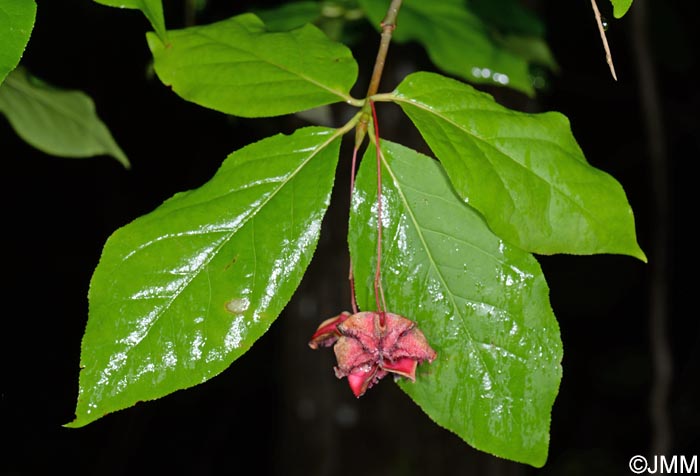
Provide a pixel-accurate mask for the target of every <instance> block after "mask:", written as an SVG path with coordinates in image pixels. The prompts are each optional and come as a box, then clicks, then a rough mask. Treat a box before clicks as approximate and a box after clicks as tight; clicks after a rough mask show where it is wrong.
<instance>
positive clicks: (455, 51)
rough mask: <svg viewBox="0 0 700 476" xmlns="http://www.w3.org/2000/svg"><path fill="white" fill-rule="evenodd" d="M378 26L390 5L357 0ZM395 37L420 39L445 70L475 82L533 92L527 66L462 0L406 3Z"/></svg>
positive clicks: (373, 0) (431, 56) (523, 59)
mask: <svg viewBox="0 0 700 476" xmlns="http://www.w3.org/2000/svg"><path fill="white" fill-rule="evenodd" d="M359 3H360V4H361V5H362V6H363V8H364V9H365V10H366V12H367V15H368V16H369V18H370V20H371V21H372V23H373V24H374V25H376V26H377V27H379V25H380V22H381V20H382V19H383V18H384V15H385V14H386V9H387V6H388V4H389V2H388V1H384V2H379V1H376V0H360V2H359ZM393 39H394V40H395V41H397V42H408V41H418V42H419V43H420V44H422V45H423V46H424V47H425V49H426V51H427V53H428V56H429V57H430V59H431V61H433V63H435V65H436V66H437V67H438V68H440V69H442V70H443V71H445V72H447V73H449V74H452V75H456V76H459V77H460V78H463V79H466V80H467V81H470V82H473V83H479V84H490V85H496V86H508V87H510V88H513V89H516V90H519V91H522V92H524V93H526V94H529V95H532V94H534V89H533V87H532V81H531V79H530V76H529V73H528V62H527V60H526V59H525V58H523V57H520V56H517V55H516V54H515V53H513V52H511V51H510V50H508V49H507V48H504V47H503V46H502V45H500V44H499V42H498V41H497V39H496V38H495V37H494V36H492V34H491V32H490V30H489V28H488V26H487V25H486V24H485V23H484V22H483V21H482V20H481V19H480V18H479V17H478V16H476V15H475V14H474V13H472V12H470V11H469V10H468V9H467V8H466V7H465V5H464V2H463V1H462V0H441V1H439V2H426V1H424V0H405V1H404V2H403V4H402V6H401V10H400V12H399V17H398V20H397V27H396V30H395V31H394V35H393Z"/></svg>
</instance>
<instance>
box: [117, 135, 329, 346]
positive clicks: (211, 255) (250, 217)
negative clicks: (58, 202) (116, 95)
mask: <svg viewBox="0 0 700 476" xmlns="http://www.w3.org/2000/svg"><path fill="white" fill-rule="evenodd" d="M341 134H342V132H339V130H336V131H335V132H334V133H333V134H332V135H331V137H330V138H328V140H326V141H325V142H324V143H322V144H320V145H319V146H318V147H317V148H315V149H314V151H313V153H312V154H309V157H308V158H306V159H305V160H304V161H303V162H302V163H301V164H299V166H298V167H297V168H296V169H294V171H292V173H291V174H289V176H288V177H287V178H286V179H285V180H283V181H280V182H279V186H278V187H277V188H276V189H274V190H273V191H272V192H271V193H270V194H269V195H268V197H267V198H266V199H265V200H264V201H263V202H261V203H260V204H259V205H258V207H256V208H255V209H254V211H253V212H251V213H249V214H248V216H247V217H246V218H245V219H244V220H243V221H241V223H239V225H238V227H237V228H235V229H234V230H229V231H228V232H222V233H224V237H223V238H222V239H221V244H219V245H218V246H217V247H216V248H214V249H212V250H211V252H210V253H209V254H208V256H207V259H206V260H204V261H202V264H201V266H200V267H199V268H198V269H197V270H196V271H194V272H192V273H190V276H189V277H188V279H185V280H183V283H182V285H181V286H179V287H178V288H177V289H176V290H175V291H174V292H173V294H172V296H171V297H170V299H169V300H168V301H166V303H164V305H163V306H162V307H161V309H159V311H158V312H157V313H156V314H155V317H154V318H153V319H152V320H151V323H150V325H149V326H148V330H147V331H146V332H145V333H144V337H143V338H142V339H141V340H140V341H139V342H137V343H136V344H134V345H133V346H131V347H130V348H128V349H126V352H127V354H128V353H129V352H131V351H132V350H133V349H135V348H136V347H138V346H139V345H140V343H141V342H142V341H143V340H144V339H145V338H146V337H147V336H148V335H149V334H150V331H151V328H152V327H153V326H154V325H155V323H156V322H158V321H159V320H160V318H161V317H162V316H163V314H164V313H165V312H166V311H167V310H168V309H169V308H170V306H171V305H172V304H173V303H174V302H175V300H176V299H177V298H178V297H179V296H180V295H181V294H182V292H184V290H185V289H186V288H187V287H188V286H189V285H190V283H191V282H192V281H194V279H196V278H197V277H198V276H199V274H200V273H201V272H202V270H204V269H206V268H207V266H208V265H209V263H210V262H211V260H213V259H214V257H215V256H216V255H218V253H219V251H220V250H221V248H223V247H224V246H225V245H226V244H227V243H228V242H229V240H230V239H231V238H232V237H233V235H234V234H236V233H237V232H238V231H239V230H241V229H242V228H243V227H244V226H245V225H246V224H247V223H248V222H249V221H251V220H253V218H254V217H255V216H256V215H257V214H258V212H259V211H260V210H262V209H263V208H264V207H265V206H266V205H267V204H268V203H269V202H270V200H272V198H273V197H274V196H276V195H277V194H278V193H279V192H280V191H281V190H282V189H283V188H284V187H285V186H286V185H287V184H288V183H289V182H290V180H292V179H293V178H294V177H296V176H297V174H298V173H299V172H300V171H301V170H302V169H303V168H304V167H306V165H307V164H308V163H309V162H310V161H311V160H312V159H313V158H314V157H316V155H318V154H319V153H320V152H321V151H322V150H324V149H325V148H326V147H328V146H329V145H330V144H331V143H332V142H333V141H334V140H335V139H337V138H338V137H339V135H341ZM174 211H175V210H171V213H172V212H174ZM253 223H254V222H253ZM216 231H218V230H216ZM226 235H228V236H226ZM150 243H153V241H152V242H150ZM150 243H149V244H150ZM147 248H148V246H142V247H139V248H138V249H137V250H136V251H134V252H132V253H129V254H128V255H127V256H125V257H124V258H123V259H122V263H124V262H125V261H126V259H128V258H130V257H132V256H133V255H134V254H135V253H136V252H137V251H141V250H144V249H147ZM256 267H257V262H256Z"/></svg>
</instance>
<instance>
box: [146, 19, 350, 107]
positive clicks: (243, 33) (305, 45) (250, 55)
mask: <svg viewBox="0 0 700 476" xmlns="http://www.w3.org/2000/svg"><path fill="white" fill-rule="evenodd" d="M148 44H149V46H150V48H151V51H152V53H153V56H154V58H155V70H156V73H157V74H158V77H159V78H160V79H161V81H163V83H165V84H166V85H172V88H173V90H174V91H175V92H176V93H177V94H179V95H180V96H182V97H183V98H184V99H187V100H188V101H192V102H195V103H197V104H199V105H201V106H205V107H209V108H212V109H216V110H217V111H221V112H225V113H227V114H233V115H236V116H243V117H262V116H276V115H282V114H290V113H293V112H299V111H302V110H305V109H311V108H314V107H317V106H323V105H325V104H331V103H334V102H339V101H346V102H352V101H354V100H352V98H351V96H350V93H349V92H350V88H351V87H352V85H353V84H354V83H355V79H356V78H357V64H356V63H355V60H354V58H353V57H352V53H351V52H350V50H349V49H348V48H347V47H345V46H344V45H342V44H340V43H336V42H334V41H331V40H329V39H328V38H327V37H326V36H325V35H324V34H323V33H322V32H321V31H320V30H319V29H318V28H316V27H314V26H312V25H306V26H304V27H302V28H299V29H297V30H294V31H291V32H276V33H269V32H267V31H265V25H264V24H263V23H262V21H260V19H259V18H258V17H257V16H255V15H253V14H251V13H247V14H244V15H239V16H236V17H233V18H230V19H228V20H224V21H220V22H217V23H212V24H210V25H205V26H196V27H191V28H186V29H184V30H173V31H171V32H170V43H169V44H167V46H166V45H164V44H163V43H161V42H160V41H159V40H158V39H157V38H155V37H154V36H153V35H151V34H149V35H148Z"/></svg>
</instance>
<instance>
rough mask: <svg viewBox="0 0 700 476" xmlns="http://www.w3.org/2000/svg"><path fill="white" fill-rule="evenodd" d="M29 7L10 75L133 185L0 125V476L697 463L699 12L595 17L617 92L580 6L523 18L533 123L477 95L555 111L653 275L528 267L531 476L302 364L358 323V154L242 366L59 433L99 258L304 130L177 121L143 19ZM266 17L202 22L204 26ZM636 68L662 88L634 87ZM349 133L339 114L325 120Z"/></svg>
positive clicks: (665, 6) (220, 9)
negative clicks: (324, 341) (540, 65)
mask: <svg viewBox="0 0 700 476" xmlns="http://www.w3.org/2000/svg"><path fill="white" fill-rule="evenodd" d="M37 3H38V13H37V21H36V26H35V29H34V32H33V35H32V38H31V40H30V43H29V45H28V48H27V50H26V52H25V55H24V58H23V60H22V63H23V64H24V65H25V66H26V67H27V68H28V69H29V70H30V71H31V72H32V73H33V74H35V75H37V76H39V77H41V78H43V79H44V80H46V81H49V82H50V83H53V84H54V85H57V86H60V87H64V88H70V89H80V90H83V91H85V92H86V93H87V94H89V95H90V96H91V97H92V98H93V99H94V101H95V103H96V106H97V111H98V113H99V115H100V117H101V118H102V119H103V120H104V121H105V123H106V124H107V125H108V126H109V128H110V129H111V131H112V133H113V135H114V136H115V139H116V140H117V142H118V143H119V144H120V146H121V147H122V148H123V149H124V150H125V152H126V153H127V155H128V156H129V158H130V159H131V162H132V165H133V168H132V170H130V171H127V170H124V169H123V168H122V167H121V166H120V165H119V164H118V163H117V162H116V161H115V160H113V159H111V158H108V157H97V158H93V159H87V160H74V159H62V158H56V157H51V156H48V155H45V154H43V153H41V152H39V151H37V150H34V149H32V148H31V147H30V146H28V145H26V144H25V143H24V142H23V141H22V140H21V139H19V138H18V137H17V136H16V135H15V134H14V132H13V131H12V129H11V128H10V126H9V124H8V123H7V121H5V120H4V119H1V120H0V144H2V147H1V150H2V154H3V155H2V157H3V160H2V167H3V172H2V176H3V179H4V180H3V182H4V187H3V196H4V200H3V210H4V220H3V221H4V226H3V230H4V232H3V235H4V238H5V240H3V242H4V243H5V248H4V249H5V256H6V258H5V259H4V261H5V262H6V263H7V266H6V267H5V273H4V274H5V276H6V280H5V285H4V289H5V292H4V296H5V297H4V299H5V306H4V309H5V311H4V313H3V314H4V319H3V323H2V327H1V329H2V331H1V332H2V333H1V334H0V335H2V364H1V365H2V375H1V376H0V406H1V411H2V413H1V418H2V420H1V421H0V429H1V434H2V441H3V442H2V443H0V474H1V475H3V476H4V475H34V474H37V475H44V474H62V473H64V472H65V474H74V475H83V474H100V475H126V474H188V475H189V474H197V475H200V474H201V475H208V474H240V473H242V472H245V473H246V474H277V475H297V474H304V475H351V474H352V475H354V474H368V475H374V474H376V475H394V474H396V475H398V474H406V475H410V474H430V475H442V474H450V475H457V474H460V475H461V474H470V475H533V474H544V475H589V474H598V475H618V474H622V475H624V474H631V473H630V472H629V470H628V468H627V463H628V461H629V458H630V457H631V456H633V455H636V454H644V455H649V454H654V453H655V452H658V450H659V448H661V449H662V450H663V452H664V454H666V455H668V456H671V455H674V454H676V455H686V456H692V455H697V454H698V453H700V436H699V435H700V403H699V402H700V386H699V385H698V377H699V375H700V356H699V355H698V354H699V352H700V337H699V334H700V333H699V326H698V319H697V317H698V314H697V305H696V301H697V300H696V299H695V295H694V294H695V292H697V285H696V281H697V279H698V271H697V270H696V267H697V265H696V264H695V263H696V256H695V243H694V237H695V233H694V232H693V229H692V228H691V227H692V226H693V225H692V224H693V223H694V222H695V221H696V216H697V211H696V208H695V207H696V203H697V199H696V194H695V193H694V192H695V190H694V189H693V187H695V186H694V185H693V183H696V182H697V175H696V172H695V170H696V164H697V161H698V159H700V154H699V152H700V124H699V122H700V121H699V120H698V109H699V108H700V95H699V93H698V89H697V84H698V83H697V81H698V73H699V72H700V70H699V67H698V66H699V65H698V54H697V45H698V44H700V43H699V42H698V39H699V38H698V33H697V30H696V29H697V27H698V19H699V18H700V17H699V16H698V6H697V2H695V1H694V0H687V1H680V0H675V1H662V0H635V2H634V4H633V6H632V8H631V11H630V13H629V14H628V15H627V16H625V17H624V18H623V19H621V20H612V15H611V14H610V13H609V10H610V8H609V5H608V2H607V1H606V0H601V1H600V2H599V3H600V8H601V10H603V11H604V14H606V13H607V14H608V16H609V18H610V19H611V21H610V24H611V27H610V29H609V30H608V32H607V34H608V38H609V40H610V43H611V47H612V54H613V59H614V61H615V65H616V68H617V74H618V78H619V81H617V82H615V81H613V80H612V78H611V76H610V73H609V72H608V68H607V65H606V63H605V58H604V53H603V48H602V45H601V42H600V39H599V36H598V31H597V28H596V25H595V23H594V20H593V15H592V12H591V8H590V3H589V2H588V1H584V0H581V1H578V2H560V1H554V0H549V1H544V0H542V1H535V2H530V4H531V5H532V6H533V7H534V8H535V9H536V10H537V11H538V12H539V13H540V15H541V16H542V18H543V19H544V20H545V22H546V25H547V31H548V33H547V39H548V42H549V44H550V46H551V48H552V50H553V51H554V54H555V56H556V58H557V61H558V62H559V64H560V66H561V72H560V73H559V74H558V75H555V76H551V77H548V79H547V86H546V88H545V89H544V90H542V91H541V92H540V93H539V95H538V97H537V98H536V99H534V100H531V99H528V98H525V97H523V96H522V95H519V94H517V93H512V92H508V91H498V90H495V91H494V90H491V91H490V92H492V93H495V94H496V97H497V98H498V99H499V100H500V101H501V102H503V103H504V104H506V105H508V106H510V107H513V108H516V109H521V110H527V111H544V110H558V111H560V112H563V113H564V114H566V115H567V116H568V117H569V118H570V120H571V123H572V129H573V132H574V135H575V136H576V138H577V139H578V141H579V143H580V145H581V147H582V149H583V150H584V152H585V154H586V156H587V158H588V160H589V161H590V162H591V163H592V164H593V165H595V166H596V167H599V168H601V169H603V170H605V171H607V172H609V173H610V174H612V175H613V176H614V177H615V178H616V179H617V180H618V181H620V183H621V184H622V185H623V186H624V188H625V190H626V192H627V194H628V198H629V201H630V203H631V205H632V208H633V210H634V211H635V216H636V220H637V232H638V238H639V242H640V244H641V246H642V248H643V249H644V250H645V251H646V253H647V255H648V256H649V258H650V263H649V264H643V263H641V262H640V261H638V260H635V259H633V258H630V257H624V256H608V255H601V256H590V257H574V256H565V255H557V256H551V257H538V259H539V261H540V263H541V264H542V267H543V269H544V272H545V276H546V277H547V280H548V283H549V286H550V289H551V303H552V307H553V309H554V312H555V314H556V315H557V317H558V320H559V323H560V326H561V334H562V340H563V342H564V360H563V369H564V376H563V380H562V383H561V389H560V394H559V396H558V398H557V400H556V402H555V405H554V409H553V413H552V426H551V444H550V456H549V460H548V462H547V464H546V466H545V467H544V468H543V469H541V470H536V469H534V468H531V467H529V466H525V465H521V464H517V463H512V462H509V461H505V460H501V459H499V458H496V457H492V456H490V455H487V454H484V453H481V452H478V451H476V450H473V449H472V448H471V447H469V446H468V445H467V444H466V443H464V442H463V441H462V440H460V439H459V438H458V437H456V436H455V435H453V434H451V433H450V432H448V431H446V430H444V429H441V428H440V427H438V426H437V425H435V424H433V423H432V421H431V420H430V419H429V418H428V417H427V416H426V415H424V414H423V413H422V412H421V410H420V409H419V408H418V407H417V406H416V405H414V404H413V403H412V402H411V401H410V399H409V398H408V397H407V396H406V395H405V394H403V393H402V392H401V391H400V390H399V389H398V388H397V387H396V386H395V385H392V384H391V383H390V382H389V381H387V382H383V383H382V384H381V385H379V386H377V387H376V388H375V389H372V391H371V392H368V394H367V395H365V396H364V397H363V398H361V399H359V400H357V399H355V398H354V397H353V396H352V394H351V392H350V391H349V389H348V388H347V386H346V382H344V381H339V380H337V379H336V378H335V377H334V376H333V373H332V370H331V369H332V365H333V360H334V359H333V355H332V352H313V351H311V350H310V349H308V347H307V346H306V342H307V340H308V337H309V336H310V334H311V333H312V332H313V331H314V330H315V328H316V325H317V324H318V323H319V322H320V320H322V319H325V318H326V317H329V316H331V315H334V314H337V312H338V311H339V310H341V309H344V308H346V307H347V303H348V302H349V300H348V296H347V285H346V277H347V251H346V245H345V233H346V229H347V225H346V222H347V206H348V204H347V187H346V186H345V185H344V184H347V183H348V181H347V180H348V177H347V170H348V165H349V148H348V144H344V149H343V155H342V157H341V166H340V167H339V171H340V174H339V176H338V178H337V182H336V183H337V185H338V186H337V187H336V190H335V193H334V196H333V201H332V204H331V209H330V211H329V213H328V215H327V218H326V220H325V222H324V226H323V229H322V235H321V241H320V243H319V246H318V249H317V253H316V255H315V257H314V260H313V261H312V263H311V266H310V268H309V270H308V272H307V274H306V276H305V278H304V280H303V282H302V284H301V286H300V288H299V289H298V291H297V293H296V295H295V296H294V298H293V299H292V301H291V302H290V303H289V305H288V306H287V308H286V310H285V311H284V312H283V313H282V315H281V316H280V317H279V318H278V320H277V321H276V322H275V323H274V324H273V326H272V327H271V329H270V331H269V332H268V333H267V334H265V335H264V336H263V337H262V338H261V339H260V340H259V341H258V342H257V343H256V344H255V345H254V346H253V348H252V349H251V350H250V351H249V352H248V353H247V354H245V355H244V356H243V357H242V358H240V359H239V360H238V361H236V362H235V364H234V365H233V366H231V368H229V369H228V370H226V371H225V372H223V373H222V374H221V375H219V376H217V377H215V378H214V379H212V380H210V381H208V382H206V383H204V384H202V385H200V386H198V387H195V388H192V389H188V390H185V391H179V392H176V393H175V394H172V395H170V396H167V397H164V398H162V399H160V400H157V401H154V402H148V403H143V404H139V405H137V406H135V407H133V408H130V409H127V410H124V411H120V412H117V413H115V414H112V415H108V416H106V417H104V418H102V419H100V420H98V421H96V422H94V423H92V424H90V425H88V426H87V427H85V428H82V429H66V428H63V427H62V426H61V425H62V424H64V423H67V422H69V421H71V420H73V417H74V413H73V412H74V409H75V400H76V397H77V391H78V372H79V350H80V340H81V337H82V333H83V330H84V326H85V323H86V320H87V289H88V284H89V280H90V276H91V274H92V271H93V270H94V267H95V265H96V264H97V261H98V258H99V256H100V252H101V248H102V245H103V244H104V242H105V240H106V239H107V237H108V236H109V235H110V234H111V233H112V232H113V231H114V230H115V229H116V228H118V227H120V226H122V225H124V224H126V223H128V222H129V221H131V220H133V219H134V218H136V217H137V216H139V215H142V214H144V213H147V212H149V211H151V210H152V209H153V208H155V207H156V206H158V205H159V204H160V203H161V202H162V201H163V200H164V199H166V198H168V197H169V196H171V195H172V194H174V193H175V192H178V191H181V190H186V189H191V188H194V187H198V186H199V185H201V184H202V183H204V182H205V181H206V180H208V179H209V178H210V177H211V176H212V175H213V174H214V172H215V171H216V169H217V168H218V166H219V164H220V163H221V161H222V160H223V158H224V157H225V156H226V155H228V154H229V153H230V152H231V151H233V150H236V149H238V148H240V147H241V146H243V145H246V144H248V143H251V142H253V141H256V140H258V139H261V138H264V137H267V136H269V135H272V134H274V133H277V132H280V131H282V132H291V131H292V130H294V129H295V128H296V127H299V126H303V125H306V124H307V122H306V121H305V120H304V119H302V118H299V117H297V116H288V117H282V118H274V119H251V120H248V119H245V120H244V119H236V118H231V117H226V116H224V115H223V114H220V113H217V112H214V111H209V110H205V109H204V108H201V107H198V106H195V105H193V104H190V103H187V102H185V101H183V100H182V99H180V98H178V97H177V96H176V95H175V94H173V93H172V92H171V91H170V90H168V89H167V88H165V87H163V85H162V84H161V83H160V82H159V81H158V80H157V79H154V78H152V77H150V76H149V74H148V71H149V52H148V49H147V47H146V44H145V41H144V32H145V31H146V30H147V29H148V25H147V24H146V22H145V20H144V19H143V18H142V16H141V15H140V14H139V13H138V12H136V11H126V10H118V9H112V8H108V7H104V6H101V5H97V4H93V3H92V2H90V1H88V0H80V1H78V0H64V1H60V2H59V1H56V0H38V2H37ZM164 3H165V7H166V20H167V23H168V27H170V28H178V27H181V26H182V22H183V15H182V11H183V2H181V1H168V0H166V1H165V2H164ZM273 3H275V2H267V3H265V2H243V1H235V2H223V1H219V0H211V1H210V7H209V8H208V9H207V10H205V11H204V12H203V13H202V15H201V16H200V17H199V19H198V20H199V22H200V23H208V22H210V21H215V20H217V19H222V18H225V17H227V16H230V15H233V14H236V13H240V12H242V11H245V10H246V9H247V8H249V7H251V6H260V5H271V4H273ZM644 9H645V10H646V11H647V13H648V18H647V19H648V21H647V22H645V23H644V24H643V26H642V28H641V29H640V28H639V26H638V25H636V24H635V16H636V15H638V14H639V13H640V11H639V10H644ZM399 19H400V17H399ZM365 32H366V33H367V34H366V35H365V36H364V39H363V40H361V41H360V42H358V43H357V44H356V45H355V46H354V52H355V55H356V57H357V59H358V63H359V64H360V69H361V71H362V75H361V77H360V80H359V82H358V85H359V86H358V87H359V88H360V91H359V92H358V93H357V94H356V96H361V95H362V91H361V90H364V88H366V85H367V77H366V74H367V71H368V70H369V69H370V68H371V65H372V63H373V59H374V55H375V54H376V47H377V44H378V36H377V35H376V34H375V33H373V31H372V30H371V29H370V27H369V26H367V30H366V31H365ZM635 35H636V36H635ZM639 35H642V36H641V37H640V36H639ZM640 38H641V40H640ZM644 38H646V39H647V40H648V44H647V45H646V46H645V44H644V41H643V39H644ZM645 60H649V61H651V65H652V67H653V69H652V70H651V73H649V72H647V73H643V74H640V71H639V64H640V61H642V62H643V61H645ZM432 68H433V67H432V65H431V63H430V62H429V61H428V60H427V58H426V56H425V53H424V52H423V50H422V49H421V48H420V47H419V46H417V45H392V48H391V50H390V53H389V65H388V69H387V71H386V75H385V77H384V80H383V83H382V88H381V90H382V91H389V90H391V89H393V87H394V86H396V84H398V82H399V81H400V79H401V77H403V75H405V74H406V73H407V72H409V71H412V70H415V69H422V70H430V69H432ZM649 81H651V89H649V87H648V84H649ZM645 94H646V96H645ZM654 95H656V99H657V100H658V105H659V110H658V111H657V112H654V111H653V109H652V114H651V116H649V115H647V112H646V111H648V110H649V109H648V105H649V104H650V103H649V102H648V101H647V100H644V99H643V98H644V97H647V98H649V97H651V98H652V100H653V98H654V97H655V96H654ZM379 113H380V120H381V121H382V122H381V124H382V131H383V134H384V135H385V136H386V137H387V138H389V139H394V140H398V141H400V142H402V143H404V144H407V145H410V146H413V147H416V148H419V149H420V148H422V147H424V145H423V144H422V143H421V142H420V138H419V136H418V134H417V132H416V131H415V130H414V129H413V128H412V126H411V125H410V124H408V122H407V121H406V120H405V119H403V118H402V117H401V116H400V115H399V114H397V110H392V106H386V107H385V108H382V109H380V111H379ZM344 114H345V111H344V110H343V109H342V108H341V109H336V110H334V117H335V118H336V120H339V119H340V118H342V117H343V115H344ZM648 117H652V119H654V120H656V121H657V122H656V123H653V124H651V123H650V122H649V121H648V120H647V118H648ZM650 124H651V125H650ZM650 138H653V139H651V140H650ZM659 139H660V140H661V142H658V140H659ZM655 140H656V141H657V142H654V141H655ZM654 144H657V145H658V144H660V145H661V147H660V148H658V147H657V148H655V145H654ZM654 151H656V152H654ZM655 158H661V159H662V160H661V161H659V162H655V161H654V159H655ZM654 164H658V165H654ZM665 239H668V242H665V241H664V240H665ZM664 256H667V257H668V263H667V264H664ZM664 289H667V290H668V295H667V296H666V297H665V298H664V297H663V291H664ZM659 290H660V291H661V296H662V299H661V301H660V302H661V303H662V305H663V306H665V309H666V318H667V322H666V329H667V331H668V344H669V345H670V349H671V357H672V363H673V367H672V380H671V383H670V387H669V392H670V393H669V395H668V402H667V407H666V408H667V409H668V423H669V425H670V430H671V432H670V438H666V437H664V435H663V434H662V433H660V432H659V431H658V427H656V426H655V425H654V424H653V423H652V422H653V420H652V418H651V416H650V402H651V401H652V400H651V398H652V397H651V396H652V394H653V392H654V391H655V389H656V390H658V389H659V388H661V387H659V386H658V385H657V384H655V379H654V362H655V358H654V355H655V354H654V353H653V352H652V348H653V347H652V336H656V337H659V336H661V334H659V333H658V332H656V331H651V330H650V311H651V309H652V306H653V303H655V302H659V301H658V300H655V298H653V296H655V292H657V291H659ZM658 445H661V446H658Z"/></svg>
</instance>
